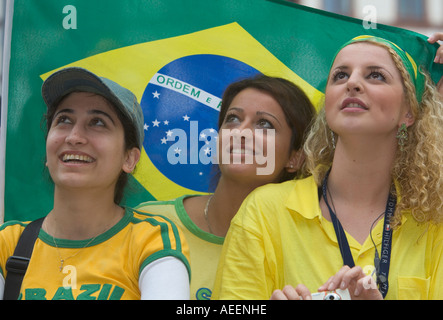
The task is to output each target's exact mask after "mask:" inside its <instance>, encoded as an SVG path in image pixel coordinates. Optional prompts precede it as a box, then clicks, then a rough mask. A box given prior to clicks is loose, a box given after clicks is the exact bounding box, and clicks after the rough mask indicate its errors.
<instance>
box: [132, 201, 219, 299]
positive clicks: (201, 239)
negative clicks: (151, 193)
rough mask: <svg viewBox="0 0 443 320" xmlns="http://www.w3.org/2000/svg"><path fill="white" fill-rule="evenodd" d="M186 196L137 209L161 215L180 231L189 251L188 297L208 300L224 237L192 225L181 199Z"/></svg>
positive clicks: (148, 203) (152, 203)
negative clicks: (189, 289) (190, 273)
mask: <svg viewBox="0 0 443 320" xmlns="http://www.w3.org/2000/svg"><path fill="white" fill-rule="evenodd" d="M186 197H189V196H183V197H180V198H177V199H175V200H171V201H152V202H146V203H142V204H140V205H139V206H138V207H137V209H138V210H141V211H146V212H150V213H155V214H160V215H163V216H165V217H167V218H169V219H171V220H172V221H173V222H174V223H175V224H176V225H177V226H178V227H179V228H180V229H181V230H183V233H184V235H185V237H186V240H187V242H188V244H189V248H190V252H191V272H192V278H191V297H190V298H191V299H192V300H209V299H210V298H211V295H212V290H213V286H214V280H215V273H216V271H217V265H218V260H219V257H220V253H221V250H222V245H223V241H224V238H222V237H217V236H215V235H213V234H210V233H207V232H205V231H203V230H201V229H200V228H199V227H197V225H195V223H194V222H193V221H192V220H191V218H189V216H188V214H187V213H186V211H185V208H184V206H183V200H184V199H185V198H186ZM202 214H203V212H202Z"/></svg>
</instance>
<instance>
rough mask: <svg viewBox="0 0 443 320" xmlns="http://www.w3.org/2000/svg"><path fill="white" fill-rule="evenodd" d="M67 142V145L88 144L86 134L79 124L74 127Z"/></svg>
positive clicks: (67, 137)
mask: <svg viewBox="0 0 443 320" xmlns="http://www.w3.org/2000/svg"><path fill="white" fill-rule="evenodd" d="M65 141H66V143H68V144H71V145H77V144H82V143H86V141H87V138H86V132H85V130H84V129H83V128H82V127H81V126H80V125H79V124H76V125H74V126H73V127H72V130H71V131H70V132H69V134H68V135H67V136H66V139H65Z"/></svg>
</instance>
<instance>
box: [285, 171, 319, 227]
mask: <svg viewBox="0 0 443 320" xmlns="http://www.w3.org/2000/svg"><path fill="white" fill-rule="evenodd" d="M319 200H320V199H319V197H318V186H317V184H316V183H315V180H314V178H313V177H312V176H310V177H308V178H305V179H301V180H297V181H296V183H295V186H294V189H293V190H292V191H291V192H290V194H289V197H288V199H287V200H286V203H285V205H286V207H287V208H288V209H289V210H291V211H296V212H297V213H299V214H300V215H301V216H303V217H304V218H306V219H315V218H316V217H319V218H320V219H321V217H322V214H321V210H320V201H319Z"/></svg>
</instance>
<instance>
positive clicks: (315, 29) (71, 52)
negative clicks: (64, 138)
mask: <svg viewBox="0 0 443 320" xmlns="http://www.w3.org/2000/svg"><path fill="white" fill-rule="evenodd" d="M359 35H375V36H380V37H383V38H387V39H389V40H391V41H393V42H395V43H397V44H398V45H399V46H400V47H402V48H403V49H404V50H406V51H408V52H409V53H410V54H411V56H412V57H413V58H414V60H415V61H416V62H417V64H419V65H424V66H425V67H426V68H427V69H429V70H431V71H432V76H433V79H434V81H438V80H439V77H440V76H441V74H442V72H441V71H442V69H441V68H440V67H439V66H436V65H434V64H433V63H432V61H433V57H434V56H435V53H436V49H437V47H438V46H437V45H435V46H432V45H429V44H428V43H427V37H425V36H423V35H420V34H417V33H414V32H410V31H407V30H402V29H398V28H394V27H390V26H385V25H380V24H378V25H376V26H375V25H374V24H372V25H371V24H368V23H365V22H364V21H362V20H357V19H352V18H349V17H344V16H339V15H336V14H331V13H327V12H323V11H319V10H315V9H311V8H307V7H304V6H300V5H296V4H293V3H289V2H285V1H282V0H272V1H271V0H212V1H207V0H186V1H181V0H161V1H160V0H143V1H140V0H125V1H121V0H93V1H91V0H75V1H72V0H14V1H12V0H8V2H7V21H6V37H5V40H6V44H7V50H6V57H7V60H6V62H7V63H5V65H4V80H3V82H4V87H3V91H2V110H1V111H2V113H1V148H2V150H1V155H2V157H3V158H2V160H3V161H2V162H1V163H3V162H4V168H1V172H2V181H1V185H2V189H1V190H2V191H3V195H2V199H1V200H3V206H2V207H3V208H2V209H3V213H4V220H5V221H7V220H11V219H16V220H31V219H35V218H37V217H41V216H44V215H46V214H47V213H48V212H49V210H50V209H51V208H52V205H53V186H52V183H51V180H50V177H49V174H48V173H47V170H46V169H45V133H44V128H43V126H42V116H43V114H44V113H45V110H46V107H45V104H44V102H43V100H42V98H41V85H42V83H43V81H44V79H46V78H47V77H48V76H49V75H50V74H51V73H52V72H54V71H56V70H58V69H60V68H63V67H67V66H79V67H84V68H87V69H89V70H91V71H92V72H94V73H96V74H98V75H100V76H104V77H107V78H110V79H112V80H114V81H116V82H118V83H120V84H121V85H122V86H125V87H127V88H129V89H130V90H131V91H133V92H134V93H135V95H136V96H137V97H138V99H139V101H140V102H141V106H142V108H143V112H144V117H145V140H144V143H143V151H142V157H141V161H140V163H139V165H138V167H137V169H136V171H135V173H134V174H133V176H131V179H130V183H129V188H128V192H127V194H126V196H125V199H124V203H125V204H126V205H130V206H135V205H137V204H138V203H140V202H142V201H148V200H153V199H158V200H166V199H171V198H175V197H178V196H181V195H183V194H198V193H207V192H211V191H213V190H214V165H213V164H212V162H211V159H212V157H213V156H214V150H215V144H216V139H217V118H218V113H219V107H220V101H221V97H222V93H223V91H224V90H225V88H226V87H227V85H228V84H229V83H231V82H233V81H236V80H239V79H241V78H244V77H248V76H252V75H255V74H258V73H263V74H268V75H271V76H279V77H283V78H287V79H289V80H291V81H293V82H295V83H297V84H298V85H299V86H301V87H302V88H303V89H304V90H305V91H306V93H307V94H308V96H309V97H310V99H312V101H313V103H314V104H315V105H316V106H317V107H320V104H321V101H322V97H323V90H324V87H325V82H326V78H327V75H328V71H329V68H330V65H331V62H332V61H331V60H332V58H333V56H334V55H335V54H336V52H337V50H338V48H340V47H341V45H342V44H344V43H345V42H347V41H348V40H350V39H351V38H354V37H356V36H359ZM8 58H9V59H8Z"/></svg>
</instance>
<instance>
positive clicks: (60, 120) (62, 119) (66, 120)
mask: <svg viewBox="0 0 443 320" xmlns="http://www.w3.org/2000/svg"><path fill="white" fill-rule="evenodd" d="M63 123H65V124H69V123H72V121H71V119H70V118H69V117H68V116H65V115H60V116H58V117H57V119H56V120H55V124H56V125H57V124H63Z"/></svg>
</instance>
